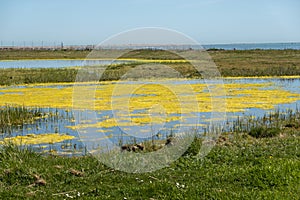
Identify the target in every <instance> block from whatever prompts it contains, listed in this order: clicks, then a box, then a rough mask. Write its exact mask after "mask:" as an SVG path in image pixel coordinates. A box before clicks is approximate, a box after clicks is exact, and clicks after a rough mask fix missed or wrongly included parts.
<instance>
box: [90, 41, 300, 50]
mask: <svg viewBox="0 0 300 200" xmlns="http://www.w3.org/2000/svg"><path fill="white" fill-rule="evenodd" d="M96 48H100V49H101V48H103V49H128V48H129V49H140V48H150V49H165V50H166V49H167V50H173V49H203V48H204V49H206V50H208V49H224V50H234V49H235V50H250V49H276V50H284V49H299V50H300V42H290V43H244V44H243V43H240V44H238V43H236V44H205V45H172V44H169V45H150V44H149V45H147V44H146V45H120V46H118V45H112V46H100V47H96Z"/></svg>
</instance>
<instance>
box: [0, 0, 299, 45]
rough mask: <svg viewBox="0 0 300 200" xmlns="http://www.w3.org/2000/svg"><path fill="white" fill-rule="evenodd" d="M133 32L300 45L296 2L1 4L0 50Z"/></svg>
mask: <svg viewBox="0 0 300 200" xmlns="http://www.w3.org/2000/svg"><path fill="white" fill-rule="evenodd" d="M138 27H162V28H169V29H174V30H177V31H180V32H182V33H185V34H187V35H188V36H190V37H192V38H194V39H195V40H197V41H198V42H199V43H201V44H220V43H256V42H258V43H261V42H300V1H299V0H51V1H50V0H49V1H48V0H1V1H0V40H1V41H2V43H3V44H12V41H14V43H15V44H23V43H24V41H25V43H26V44H31V42H32V41H33V42H34V43H39V42H41V41H44V43H45V44H47V43H49V44H54V43H57V44H58V43H60V42H61V41H63V42H64V43H65V44H97V43H99V42H101V41H102V40H104V39H106V38H107V37H109V36H111V35H114V34H117V33H119V32H122V31H126V30H128V29H133V28H138Z"/></svg>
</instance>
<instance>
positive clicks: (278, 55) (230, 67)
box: [0, 50, 300, 85]
mask: <svg viewBox="0 0 300 200" xmlns="http://www.w3.org/2000/svg"><path fill="white" fill-rule="evenodd" d="M111 51H114V50H107V51H106V52H104V53H103V54H104V55H107V58H109V56H110V55H111V54H112V52H111ZM88 53H90V51H38V50H37V51H23V50H11V51H1V54H0V60H3V59H37V58H40V59H43V58H44V59H45V58H47V59H48V58H53V59H54V58H57V59H61V58H85V57H86V56H87V55H88ZM208 53H209V55H210V56H211V58H212V60H213V61H214V62H215V64H216V65H217V67H218V69H219V71H220V73H221V75H222V76H224V77H229V76H230V77H236V76H289V75H299V74H300V50H245V51H233V50H228V51H224V50H218V51H216V50H215V51H208ZM122 58H138V59H141V58H143V59H150V60H151V59H175V60H176V59H180V58H179V57H178V55H175V54H170V53H169V52H165V51H161V50H136V51H132V52H129V53H127V54H125V55H123V56H122ZM139 64H142V63H139ZM162 64H166V65H168V66H169V67H171V68H173V69H175V70H176V71H178V72H179V73H180V74H182V75H183V76H184V77H188V78H201V74H200V73H199V72H197V71H196V70H195V69H193V67H192V66H191V65H190V64H188V63H168V62H166V63H164V62H163V63H162ZM137 65H138V63H131V64H120V65H113V66H109V67H108V68H107V69H106V71H105V72H104V75H103V76H102V80H118V79H119V78H120V77H121V76H122V75H124V74H125V73H126V72H128V71H129V70H130V69H133V68H135V67H136V66H137ZM160 70H161V69H160ZM76 74H77V69H74V68H73V69H1V70H0V75H1V80H0V84H2V85H4V84H7V85H10V84H22V83H41V82H73V81H74V80H75V77H76ZM156 74H160V75H161V76H162V78H163V76H165V75H166V74H168V73H165V71H163V70H161V71H156ZM89 76H90V75H89ZM89 76H88V78H91V77H89Z"/></svg>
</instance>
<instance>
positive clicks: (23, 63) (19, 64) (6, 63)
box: [0, 59, 129, 69]
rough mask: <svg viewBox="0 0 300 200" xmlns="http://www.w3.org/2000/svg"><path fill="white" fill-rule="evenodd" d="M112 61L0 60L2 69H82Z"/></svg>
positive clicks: (123, 61)
mask: <svg viewBox="0 0 300 200" xmlns="http://www.w3.org/2000/svg"><path fill="white" fill-rule="evenodd" d="M113 62H114V63H116V64H118V63H125V62H129V61H128V60H127V61H125V60H118V61H113ZM111 63H112V60H100V59H99V60H97V59H95V60H84V59H45V60H43V59H36V60H0V68H3V69H6V68H64V67H81V66H86V65H90V66H93V65H107V64H111Z"/></svg>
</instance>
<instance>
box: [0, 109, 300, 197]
mask: <svg viewBox="0 0 300 200" xmlns="http://www.w3.org/2000/svg"><path fill="white" fill-rule="evenodd" d="M299 117H300V113H299V112H295V113H291V112H288V113H285V114H282V113H279V112H275V113H273V114H270V115H265V116H263V118H257V119H256V120H253V118H251V117H250V118H245V120H241V119H239V120H237V121H235V122H233V126H234V127H235V128H234V129H233V130H231V131H224V132H223V134H222V135H221V136H220V137H219V139H218V141H217V144H216V145H215V146H214V148H213V149H212V150H211V151H210V153H209V154H208V155H207V156H206V157H205V158H204V159H202V160H197V159H196V158H195V157H194V156H195V155H196V154H197V153H198V152H199V149H200V147H201V143H202V142H201V140H200V139H195V140H194V142H193V143H192V145H191V146H190V147H189V149H188V150H187V152H185V154H184V155H183V156H182V157H180V159H178V160H177V161H175V162H174V163H171V164H170V166H169V167H166V168H163V169H160V170H158V171H155V172H150V173H144V174H138V173H136V174H131V173H125V172H120V171H116V170H114V169H111V168H108V167H106V166H104V165H103V164H101V163H100V162H99V161H98V160H97V159H96V158H94V157H92V156H89V155H87V156H82V157H63V156H54V155H41V154H39V153H36V152H33V151H31V150H30V149H23V150H21V149H20V148H19V147H16V146H12V145H8V146H3V147H2V148H1V149H0V198H1V199H26V198H27V199H69V198H71V197H73V198H75V199H76V198H77V199H152V200H153V199H299V194H300V149H299V144H300V128H299V125H298V124H299V120H300V118H299ZM247 119H248V120H247ZM264 119H266V120H264ZM270 119H273V120H274V121H272V122H270V123H269V122H268V121H269V120H270ZM247 130H248V131H247ZM266 130H269V131H268V133H272V134H263V133H264V132H265V131H266ZM277 130H278V131H277ZM131 153H133V152H131Z"/></svg>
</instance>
